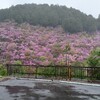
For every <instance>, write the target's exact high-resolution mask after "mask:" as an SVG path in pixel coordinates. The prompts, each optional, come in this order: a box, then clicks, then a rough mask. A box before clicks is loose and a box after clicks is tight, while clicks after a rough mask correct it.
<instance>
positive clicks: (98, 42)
mask: <svg viewBox="0 0 100 100" xmlns="http://www.w3.org/2000/svg"><path fill="white" fill-rule="evenodd" d="M97 47H100V33H99V32H95V33H94V34H87V33H85V32H83V33H76V34H68V33H66V32H64V30H63V29H62V28H61V27H60V26H58V27H55V28H53V27H41V26H32V25H29V24H25V23H24V24H21V25H18V24H16V23H12V22H4V23H0V63H14V61H16V60H19V61H21V62H22V63H23V64H31V65H32V64H33V65H34V64H40V65H66V64H70V65H73V64H74V63H75V62H83V61H85V60H86V59H87V58H88V57H89V55H90V52H91V51H92V50H94V49H96V48H97Z"/></svg>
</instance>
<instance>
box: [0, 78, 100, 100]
mask: <svg viewBox="0 0 100 100" xmlns="http://www.w3.org/2000/svg"><path fill="white" fill-rule="evenodd" d="M0 100H100V86H90V85H77V84H71V83H70V84H69V83H60V82H53V81H39V80H32V79H16V78H12V79H10V80H7V81H2V82H0Z"/></svg>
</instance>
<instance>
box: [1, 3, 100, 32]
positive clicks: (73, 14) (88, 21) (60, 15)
mask: <svg viewBox="0 0 100 100" xmlns="http://www.w3.org/2000/svg"><path fill="white" fill-rule="evenodd" d="M5 20H14V21H15V22H17V23H23V22H27V23H29V24H31V25H40V26H44V27H47V26H51V27H56V26H59V25H60V26H62V28H63V29H64V30H65V31H66V32H69V33H76V32H83V31H85V32H95V31H97V30H100V16H98V18H97V19H96V18H94V17H93V16H92V15H86V14H85V13H83V12H80V11H79V10H76V9H74V8H67V7H66V6H59V5H53V4H52V5H48V4H39V5H37V4H24V5H16V6H11V7H10V8H7V9H1V10H0V21H1V22H2V21H5Z"/></svg>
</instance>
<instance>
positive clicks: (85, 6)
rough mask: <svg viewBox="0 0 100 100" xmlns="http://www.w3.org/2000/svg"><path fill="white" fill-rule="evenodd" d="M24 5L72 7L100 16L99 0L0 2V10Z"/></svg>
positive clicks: (5, 0) (19, 0)
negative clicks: (46, 4) (45, 4)
mask: <svg viewBox="0 0 100 100" xmlns="http://www.w3.org/2000/svg"><path fill="white" fill-rule="evenodd" d="M24 3H37V4H44V3H48V4H58V5H66V6H67V7H73V8H76V9H79V10H80V11H82V12H84V13H86V14H91V15H93V16H94V17H96V18H97V17H98V15H99V14H100V0H0V9H2V8H8V7H10V6H12V5H17V4H24Z"/></svg>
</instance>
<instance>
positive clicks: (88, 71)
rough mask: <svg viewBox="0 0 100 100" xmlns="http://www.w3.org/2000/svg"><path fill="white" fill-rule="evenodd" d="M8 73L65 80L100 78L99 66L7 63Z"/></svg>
mask: <svg viewBox="0 0 100 100" xmlns="http://www.w3.org/2000/svg"><path fill="white" fill-rule="evenodd" d="M6 68H7V73H8V75H14V76H16V75H19V76H25V75H28V76H31V77H32V76H33V77H34V78H52V79H66V80H69V81H71V80H87V81H95V80H100V67H76V66H59V65H55V66H43V65H18V64H7V65H6Z"/></svg>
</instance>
